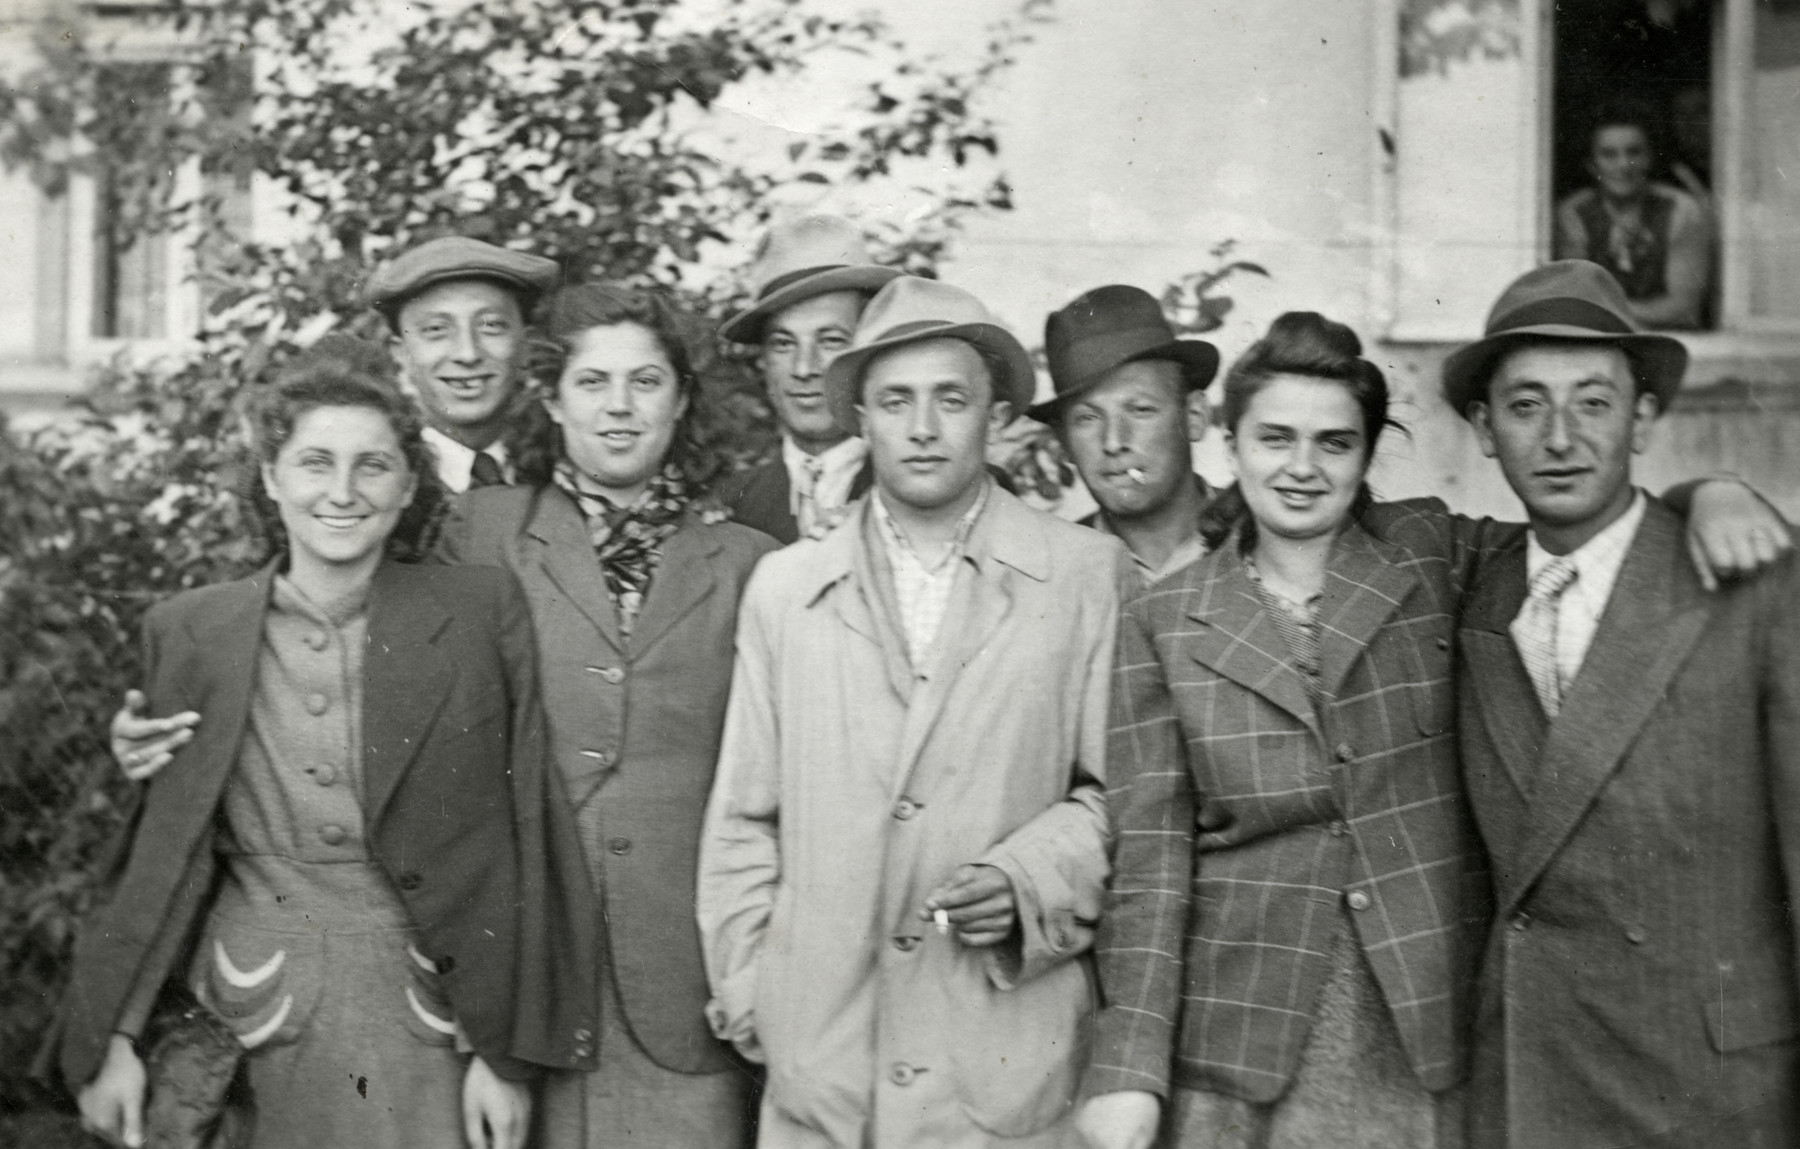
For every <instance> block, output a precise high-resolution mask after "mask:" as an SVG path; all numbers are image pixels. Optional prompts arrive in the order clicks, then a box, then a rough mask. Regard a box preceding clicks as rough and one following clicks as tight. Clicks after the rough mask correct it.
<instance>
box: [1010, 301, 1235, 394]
mask: <svg viewBox="0 0 1800 1149" xmlns="http://www.w3.org/2000/svg"><path fill="white" fill-rule="evenodd" d="M1044 356H1045V358H1046V359H1048V360H1049V364H1050V382H1051V384H1052V385H1053V386H1054V387H1055V388H1056V397H1055V398H1054V399H1046V400H1045V401H1044V402H1042V403H1039V404H1038V405H1037V406H1035V407H1033V408H1031V409H1030V410H1029V411H1027V412H1026V414H1028V415H1030V416H1031V417H1032V418H1033V419H1036V420H1037V421H1038V422H1040V423H1051V424H1054V423H1056V422H1058V421H1059V420H1060V419H1061V418H1062V409H1063V406H1064V404H1066V403H1067V402H1068V401H1069V400H1070V399H1073V398H1074V397H1075V396H1077V395H1080V394H1081V393H1082V392H1084V391H1086V390H1088V389H1089V388H1090V387H1093V386H1094V385H1095V384H1096V383H1098V382H1100V380H1101V379H1102V378H1104V377H1105V375H1106V373H1107V372H1108V371H1111V370H1113V369H1114V368H1116V367H1121V366H1123V365H1125V364H1127V363H1136V362H1138V361H1139V360H1142V359H1166V360H1168V361H1169V362H1171V363H1174V364H1175V365H1177V366H1178V367H1180V368H1181V375H1182V378H1183V379H1184V380H1186V381H1187V388H1188V390H1189V391H1198V390H1200V389H1201V388H1203V387H1205V386H1206V385H1207V384H1208V383H1211V382H1212V380H1213V376H1214V375H1216V374H1218V371H1219V349H1218V348H1217V347H1214V346H1213V345H1212V344H1210V343H1208V342H1206V341H1205V340H1202V339H1178V338H1176V335H1175V329H1174V328H1173V327H1170V326H1169V321H1168V319H1166V318H1165V317H1164V316H1163V310H1162V305H1161V304H1159V303H1157V301H1156V297H1155V296H1153V295H1151V294H1150V293H1149V292H1148V291H1145V290H1144V289H1143V288H1140V287H1128V286H1126V285H1124V284H1118V283H1115V284H1110V285H1108V286H1106V287H1096V288H1094V289H1093V290H1092V291H1087V292H1083V293H1082V294H1080V295H1078V296H1076V297H1075V298H1074V299H1073V300H1072V301H1070V303H1069V304H1068V306H1066V307H1064V308H1062V309H1061V310H1060V311H1052V312H1051V313H1050V318H1049V319H1047V320H1045V321H1044Z"/></svg>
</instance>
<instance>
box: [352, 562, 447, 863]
mask: <svg viewBox="0 0 1800 1149" xmlns="http://www.w3.org/2000/svg"><path fill="white" fill-rule="evenodd" d="M452 621H453V616H452V615H451V613H450V611H449V608H447V607H446V606H445V605H444V603H443V602H442V601H441V600H440V599H439V598H438V597H437V595H435V594H433V593H432V592H431V590H430V589H429V586H428V585H427V584H425V583H424V582H423V581H421V580H420V579H419V578H418V572H417V571H415V570H412V569H410V568H407V567H404V566H400V565H398V564H395V563H383V564H382V565H381V567H379V568H378V569H377V570H376V572H375V582H374V585H373V586H372V587H371V588H370V593H369V639H368V650H367V651H366V652H365V653H364V656H363V698H364V700H365V703H364V706H363V762H364V769H365V771H366V773H365V776H364V779H363V789H364V793H365V801H366V803H367V814H366V815H365V822H364V825H366V826H368V827H369V829H370V830H371V831H373V829H374V827H375V826H376V825H378V824H379V822H380V819H381V814H382V811H383V810H385V809H386V807H387V804H388V801H389V800H390V799H391V798H392V797H393V795H394V790H395V789H396V788H397V787H398V786H399V784H400V779H401V778H402V777H403V776H404V775H405V774H406V771H407V768H408V767H410V766H411V765H412V762H413V758H414V757H415V756H416V755H417V754H418V752H419V747H420V746H422V745H424V743H425V739H426V735H427V734H428V733H429V732H430V730H431V727H432V724H433V723H434V722H436V721H437V716H438V712H439V711H440V710H441V709H443V706H444V700H445V699H446V698H447V697H448V696H449V694H450V688H451V686H452V685H454V683H455V682H456V662H455V660H454V659H452V658H450V657H449V656H448V655H446V654H445V653H443V652H441V651H439V650H436V649H435V646H436V644H437V640H438V638H439V636H440V635H442V634H443V633H444V631H445V630H446V629H447V628H448V627H449V626H450V624H451V622H452Z"/></svg>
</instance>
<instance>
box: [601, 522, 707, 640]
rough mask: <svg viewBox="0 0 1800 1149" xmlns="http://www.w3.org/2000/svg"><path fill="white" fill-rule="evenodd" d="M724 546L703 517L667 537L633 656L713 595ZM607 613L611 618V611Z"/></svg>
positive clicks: (639, 619)
mask: <svg viewBox="0 0 1800 1149" xmlns="http://www.w3.org/2000/svg"><path fill="white" fill-rule="evenodd" d="M720 546H721V544H720V542H719V540H718V537H717V536H716V535H715V534H714V533H713V532H711V531H707V530H703V529H700V526H699V520H698V519H696V518H694V517H692V516H689V519H688V521H687V522H685V523H683V524H682V528H681V529H680V530H678V531H676V532H675V533H674V534H672V535H670V536H669V537H668V538H667V539H665V540H663V554H662V561H661V562H660V563H658V564H657V567H656V575H655V577H654V578H652V579H651V580H650V592H649V593H648V594H647V595H645V596H644V609H643V611H642V612H641V613H640V614H639V615H638V617H637V623H636V625H635V626H634V627H633V629H632V632H631V648H632V657H633V658H641V657H643V654H644V652H645V651H647V650H649V649H650V648H651V647H652V646H655V645H656V642H657V640H658V639H660V638H661V637H662V636H663V635H665V634H667V633H668V632H669V628H670V627H672V626H674V625H675V624H676V623H678V622H680V621H681V620H682V619H683V618H685V617H686V616H687V615H688V613H689V612H690V611H692V610H693V609H694V608H695V607H697V606H699V605H700V604H701V603H702V602H704V601H705V600H706V599H707V598H709V597H710V596H711V595H712V593H713V590H714V588H715V586H716V585H717V582H718V580H717V578H716V577H715V575H714V573H713V564H712V557H713V556H714V555H715V554H717V553H718V552H719V548H720ZM590 553H591V552H590ZM595 565H596V566H598V565H599V564H597V563H596V564H595ZM607 614H608V617H611V611H610V610H608V612H607Z"/></svg>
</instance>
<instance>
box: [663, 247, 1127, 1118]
mask: <svg viewBox="0 0 1800 1149" xmlns="http://www.w3.org/2000/svg"><path fill="white" fill-rule="evenodd" d="M825 384H826V388H827V394H828V395H829V397H830V400H831V404H832V406H833V408H834V409H835V410H836V411H837V413H838V416H839V418H840V420H841V421H842V422H843V423H845V424H846V425H850V424H852V423H854V422H856V421H860V425H861V427H862V430H863V433H864V435H865V436H866V438H867V440H868V443H869V454H870V459H871V462H872V464H873V469H874V477H875V478H874V490H873V492H872V493H871V495H870V496H869V498H867V499H864V500H862V501H861V502H859V503H857V504H855V505H854V506H853V507H852V508H851V513H850V517H849V518H848V519H846V520H845V522H844V523H843V524H842V525H841V526H840V527H839V528H838V529H837V530H834V531H832V532H830V533H829V534H827V535H826V536H824V537H823V538H822V539H817V540H811V539H805V540H802V541H800V542H799V543H796V544H795V545H793V546H791V547H788V548H786V549H785V550H781V551H777V552H775V553H773V554H770V555H768V556H767V557H765V558H764V559H763V561H762V563H761V564H760V565H759V566H758V568H757V570H756V573H755V575H754V576H753V577H752V578H751V581H750V585H749V587H748V588H747V589H746V591H745V594H744V601H743V606H742V608H741V610H740V612H739V623H738V636H737V651H738V653H737V663H736V667H735V670H734V676H733V681H732V692H731V701H730V705H729V707H728V709H727V714H726V722H725V735H724V746H725V749H724V751H723V753H722V755H721V757H720V761H719V768H718V774H717V777H716V779H715V782H714V788H713V795H712V801H711V805H710V807H709V809H708V811H707V818H706V827H705V830H704V833H703V835H702V844H701V853H700V878H699V903H698V908H699V917H700V926H701V936H702V940H703V943H704V949H705V952H706V958H707V972H708V975H709V977H710V979H711V982H712V988H713V994H714V1001H713V1003H712V1004H711V1006H709V1013H710V1014H711V1016H712V1019H713V1024H714V1028H715V1029H716V1030H717V1032H718V1033H719V1034H720V1035H721V1036H722V1037H725V1038H728V1039H729V1040H731V1041H733V1042H734V1043H736V1044H737V1046H738V1047H739V1048H740V1049H741V1050H742V1051H744V1053H745V1054H746V1055H747V1056H749V1057H752V1058H754V1059H756V1060H759V1061H765V1062H766V1063H767V1065H768V1067H769V1077H768V1086H767V1090H766V1092H765V1094H764V1101H763V1109H762V1119H761V1120H762V1123H761V1127H760V1142H759V1143H760V1144H761V1145H762V1146H763V1147H764V1149H770V1147H786V1146H808V1147H813V1146H820V1147H823V1146H839V1147H842V1149H864V1147H868V1149H890V1147H895V1146H919V1147H925V1146H931V1147H933V1149H939V1147H949V1149H957V1147H977V1146H983V1147H984V1146H990V1145H994V1146H998V1145H1000V1144H1005V1145H1006V1146H1009V1147H1024V1149H1036V1147H1044V1146H1051V1145H1065V1144H1071V1143H1072V1140H1071V1139H1072V1138H1073V1136H1074V1133H1073V1130H1072V1128H1071V1126H1070V1125H1069V1123H1068V1122H1067V1120H1066V1116H1067V1113H1068V1111H1069V1108H1070V1105H1071V1102H1072V1101H1073V1098H1074V1093H1075V1089H1076V1086H1077V1079H1078V1077H1079V1074H1080V1072H1081V1069H1082V1049H1083V1039H1082V1033H1083V1029H1084V1027H1085V1025H1086V1024H1087V1017H1088V1014H1089V1011H1090V1010H1091V1008H1092V1006H1093V1004H1094V1003H1093V1000H1092V995H1091V991H1090V989H1089V977H1088V974H1087V971H1086V969H1085V967H1084V963H1083V961H1082V959H1081V955H1082V954H1083V953H1085V952H1086V950H1087V949H1088V947H1089V945H1090V943H1091V940H1092V934H1093V925H1094V920H1095V917H1096V914H1097V912H1098V907H1099V904H1100V897H1101V893H1102V887H1103V886H1104V884H1105V879H1106V873H1107V861H1106V849H1107V833H1108V831H1107V822H1106V814H1105V809H1104V805H1103V797H1102V794H1103V786H1104V778H1103V776H1102V773H1101V770H1102V754H1103V752H1104V744H1105V734H1106V705H1107V680H1108V676H1109V673H1110V669H1111V662H1112V647H1113V631H1114V628H1115V625H1116V621H1117V616H1118V586H1119V583H1120V582H1121V581H1122V580H1124V579H1128V578H1129V575H1128V574H1127V573H1126V567H1127V564H1126V561H1125V555H1124V548H1123V547H1121V546H1120V545H1119V543H1118V541H1117V540H1115V539H1109V538H1107V537H1105V536H1104V535H1101V534H1099V533H1097V532H1094V531H1090V530H1086V529H1084V528H1082V527H1078V526H1076V525H1074V524H1072V523H1065V522H1063V521H1061V520H1059V519H1057V518H1055V517H1054V516H1051V515H1047V514H1044V513H1043V512H1040V511H1036V510H1033V509H1031V508H1029V507H1027V506H1025V505H1024V504H1023V503H1021V502H1020V501H1019V500H1018V499H1016V498H1014V497H1013V496H1012V495H1010V494H1008V493H1007V492H1006V491H1004V490H1002V489H1001V488H1000V487H999V486H998V485H997V484H996V483H995V482H994V481H993V480H992V478H991V477H990V476H989V475H988V474H987V472H986V470H985V468H984V466H983V461H984V458H985V446H986V441H987V438H988V436H989V435H990V434H991V433H993V432H995V431H997V430H998V429H999V428H1001V427H1003V426H1004V425H1005V424H1006V422H1007V421H1008V420H1009V419H1010V418H1011V416H1012V413H1013V412H1014V411H1017V410H1019V409H1021V408H1023V407H1024V406H1025V404H1027V403H1029V402H1030V401H1031V396H1032V392H1033V389H1034V384H1035V378H1034V373H1033V370H1032V364H1031V359H1030V356H1029V355H1027V354H1026V352H1025V349H1024V348H1023V347H1021V346H1020V345H1019V342H1018V340H1017V339H1015V338H1014V337H1013V336H1012V335H1011V334H1009V333H1008V332H1007V331H1006V329H1005V328H1003V327H1001V326H1000V325H999V324H998V323H997V322H996V321H995V320H994V319H993V317H992V316H991V315H990V314H989V313H988V311H987V309H986V308H985V307H983V306H982V305H981V304H980V302H978V301H977V300H976V299H974V298H973V297H972V296H970V295H969V294H968V293H966V292H963V291H960V290H958V289H957V288H954V287H951V286H948V285H946V284H943V283H938V282H936V281H933V280H926V279H919V278H916V277H912V276H906V277H902V278H899V279H895V280H894V281H892V282H891V283H889V284H888V285H887V286H886V287H884V288H882V290H881V291H880V293H879V294H877V295H876V296H875V298H874V300H873V301H871V302H870V304H869V306H868V309H867V310H866V311H865V312H864V314H863V317H862V320H861V322H860V323H859V325H858V327H857V329H856V332H855V335H854V338H853V339H852V342H851V346H850V347H849V348H848V349H846V350H845V351H844V352H843V353H842V354H841V355H839V356H838V357H837V359H835V360H834V361H833V362H832V364H831V366H830V368H829V369H828V371H827V372H826V379H825Z"/></svg>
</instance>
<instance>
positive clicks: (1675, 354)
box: [1443, 259, 1688, 417]
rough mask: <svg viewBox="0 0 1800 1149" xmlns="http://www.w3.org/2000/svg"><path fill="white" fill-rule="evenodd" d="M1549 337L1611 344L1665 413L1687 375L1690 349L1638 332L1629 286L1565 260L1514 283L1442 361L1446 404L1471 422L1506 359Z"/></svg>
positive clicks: (1591, 265) (1588, 265)
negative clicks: (1478, 331) (1474, 333)
mask: <svg viewBox="0 0 1800 1149" xmlns="http://www.w3.org/2000/svg"><path fill="white" fill-rule="evenodd" d="M1545 340H1569V341H1571V342H1582V343H1610V344H1613V345H1614V346H1616V347H1618V348H1619V349H1620V350H1622V351H1624V352H1625V354H1626V355H1627V356H1628V357H1629V358H1630V359H1631V361H1632V364H1633V366H1634V368H1635V370H1636V373H1637V379H1638V386H1640V387H1642V388H1644V389H1645V390H1647V391H1649V392H1650V393H1651V394H1653V395H1655V396H1656V401H1657V404H1658V406H1659V407H1661V408H1662V409H1663V410H1665V411H1666V410H1668V407H1669V403H1670V401H1671V400H1673V399H1674V398H1675V392H1676V391H1678V390H1680V389H1681V377H1682V376H1683V375H1684V374H1686V373H1687V364H1688V353H1687V348H1686V347H1683V346H1682V345H1681V341H1680V340H1678V339H1674V338H1672V337H1670V336H1667V335H1657V334H1654V333H1652V332H1648V331H1645V330H1643V329H1642V328H1640V327H1639V326H1638V325H1637V322H1636V320H1634V319H1632V317H1631V308H1630V306H1629V305H1628V304H1627V303H1626V302H1625V292H1624V289H1622V288H1621V287H1620V286H1619V282H1618V280H1616V279H1614V278H1613V277H1612V275H1611V274H1610V273H1609V272H1608V271H1607V270H1606V269H1605V268H1604V267H1601V266H1600V265H1599V264H1597V263H1590V262H1589V261H1587V260H1585V259H1560V260H1557V261H1556V262H1554V263H1546V264H1545V265H1544V266H1542V267H1538V268H1533V269H1532V270H1530V271H1528V272H1526V273H1525V274H1524V275H1521V276H1520V277H1519V278H1517V279H1515V280H1513V281H1512V283H1511V285H1510V286H1508V287H1507V289H1506V290H1505V291H1502V292H1501V293H1500V298H1499V300H1498V301H1497V302H1495V304H1494V309H1493V310H1492V311H1490V312H1488V319H1487V327H1486V329H1485V331H1484V333H1483V335H1482V337H1481V338H1480V339H1478V340H1476V341H1475V342H1474V343H1471V344H1469V345H1468V346H1466V347H1460V348H1458V349H1457V350H1456V351H1454V352H1452V353H1451V354H1450V357H1449V358H1448V359H1445V360H1444V375H1443V378H1444V398H1445V400H1446V401H1448V402H1449V404H1450V406H1451V407H1453V408H1454V409H1455V410H1456V411H1458V412H1459V413H1461V414H1462V415H1464V416H1465V417H1466V416H1467V415H1468V412H1469V404H1471V403H1473V402H1475V401H1476V400H1477V399H1486V398H1487V385H1488V380H1489V378H1490V377H1491V376H1492V375H1493V373H1494V367H1495V366H1496V365H1497V364H1498V363H1499V361H1500V358H1501V356H1503V355H1505V354H1506V353H1507V352H1508V351H1511V350H1512V349H1513V348H1514V347H1516V346H1518V345H1519V344H1521V343H1532V342H1542V341H1545Z"/></svg>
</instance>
